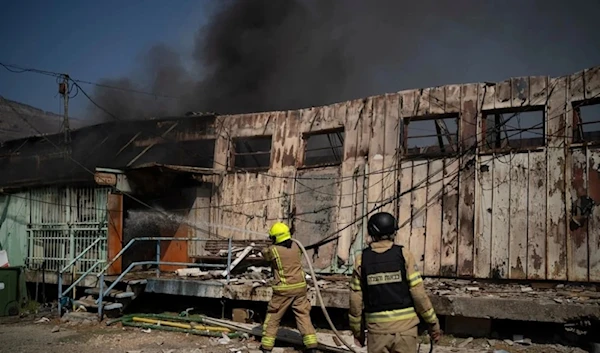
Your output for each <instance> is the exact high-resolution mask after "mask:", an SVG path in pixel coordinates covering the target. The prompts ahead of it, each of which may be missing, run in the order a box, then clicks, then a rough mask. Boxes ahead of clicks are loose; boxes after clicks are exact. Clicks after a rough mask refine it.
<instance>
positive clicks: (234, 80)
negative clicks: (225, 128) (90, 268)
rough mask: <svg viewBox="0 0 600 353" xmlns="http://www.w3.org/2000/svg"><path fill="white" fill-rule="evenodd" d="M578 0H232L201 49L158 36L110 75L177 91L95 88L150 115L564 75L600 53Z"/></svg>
mask: <svg viewBox="0 0 600 353" xmlns="http://www.w3.org/2000/svg"><path fill="white" fill-rule="evenodd" d="M576 2H578V1H575V0H574V1H570V2H568V3H565V2H561V1H553V0H544V1H542V0H529V1H523V2H521V3H520V4H519V6H511V5H509V4H506V3H503V2H492V1H477V0H455V1H436V0H423V1H400V0H376V1H358V0H344V1H333V0H285V1H273V0H234V1H231V0H227V1H225V0H221V1H219V3H220V5H219V7H218V8H217V9H216V11H215V13H213V14H212V15H211V17H210V20H209V23H208V25H207V26H206V27H202V28H200V29H199V30H198V32H197V34H196V37H195V42H194V44H193V48H194V50H193V54H192V57H191V58H189V57H184V56H183V54H181V53H178V52H176V51H175V50H173V49H172V48H170V47H169V46H168V45H166V44H157V45H156V46H154V47H153V48H151V49H150V50H149V52H147V53H142V55H140V65H139V68H140V69H139V72H138V73H134V74H132V75H131V76H130V77H124V78H117V79H110V80H105V81H104V82H103V83H105V84H108V85H113V86H119V87H123V88H127V89H135V90H142V91H150V92H152V93H154V94H156V95H166V96H171V97H178V98H177V99H169V98H155V97H149V96H144V95H140V94H136V93H124V92H121V91H115V90H110V89H103V88H97V89H96V91H95V92H94V98H95V100H96V102H97V103H98V104H99V105H101V106H102V107H104V108H106V110H108V111H109V112H111V113H113V114H114V115H116V116H118V117H119V118H122V119H142V118H149V117H156V116H165V115H182V114H184V113H185V112H187V111H211V112H217V113H219V114H230V113H243V112H257V111H268V110H279V109H296V108H303V107H310V106H316V105H323V104H329V103H333V102H337V101H343V100H348V99H353V98H358V97H364V96H368V95H373V94H380V93H385V92H393V91H398V90H401V89H408V88H421V87H430V86H435V85H441V84H450V83H463V82H479V81H494V80H496V81H498V80H502V79H505V78H507V77H510V76H519V75H563V74H568V73H571V72H574V71H577V70H580V69H583V68H585V67H588V66H593V65H596V64H597V63H598V62H600V49H599V47H598V46H597V45H596V44H595V43H596V42H597V41H596V39H597V38H596V39H594V37H595V33H598V32H599V28H598V23H599V21H597V20H596V19H595V17H594V16H595V15H594V14H595V13H597V12H598V9H600V3H596V2H591V1H588V2H584V1H580V2H581V4H579V5H578V4H574V3H576ZM190 59H191V60H190ZM190 61H191V62H193V65H192V67H189V64H188V65H186V64H184V63H189V62H190ZM92 111H93V112H94V114H104V113H102V112H99V111H98V110H97V109H94V110H92ZM101 117H102V118H106V116H105V115H102V116H101Z"/></svg>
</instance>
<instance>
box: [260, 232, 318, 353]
mask: <svg viewBox="0 0 600 353" xmlns="http://www.w3.org/2000/svg"><path fill="white" fill-rule="evenodd" d="M269 237H270V238H271V240H272V241H273V245H271V246H269V247H268V248H266V249H264V250H263V251H262V254H263V257H264V258H265V260H267V261H269V262H270V263H271V268H272V269H273V275H274V281H273V285H272V289H273V296H272V298H271V301H270V302H269V306H268V308H267V315H266V317H265V322H264V324H263V336H262V340H261V346H262V347H261V348H262V350H263V351H267V352H269V351H271V350H272V349H273V346H274V345H275V337H276V336H277V330H278V329H279V323H280V322H281V318H282V317H283V315H284V314H285V313H286V311H287V310H288V309H289V308H290V307H291V308H292V310H293V312H294V315H295V316H296V325H297V326H298V330H299V331H300V333H301V334H302V336H303V342H304V345H305V346H306V348H307V351H314V350H315V349H316V348H317V334H316V331H315V328H314V327H313V325H312V322H311V320H310V309H311V304H310V302H309V301H308V298H307V296H306V291H307V286H306V277H305V274H304V270H303V269H302V252H301V250H300V248H299V247H298V245H297V244H296V243H294V242H293V241H292V235H291V233H290V229H289V227H288V226H287V225H285V224H284V223H281V222H277V223H275V224H274V225H273V226H272V227H271V230H269Z"/></svg>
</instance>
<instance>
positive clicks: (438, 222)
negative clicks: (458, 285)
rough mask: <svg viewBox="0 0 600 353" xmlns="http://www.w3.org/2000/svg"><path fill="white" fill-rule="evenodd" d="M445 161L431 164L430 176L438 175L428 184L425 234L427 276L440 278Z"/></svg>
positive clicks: (438, 160) (439, 160) (436, 161)
mask: <svg viewBox="0 0 600 353" xmlns="http://www.w3.org/2000/svg"><path fill="white" fill-rule="evenodd" d="M438 170H439V171H441V172H437V171H438ZM443 170H444V160H442V159H437V160H432V161H430V162H429V175H431V174H433V173H436V172H437V173H436V174H435V175H434V176H431V178H430V179H429V180H428V182H427V211H426V212H427V222H426V225H425V226H426V228H427V232H426V233H425V264H424V274H425V275H426V276H439V274H440V261H441V258H442V256H441V245H442V219H443V217H442V200H443V194H442V192H443V188H444V185H443V181H444V173H443Z"/></svg>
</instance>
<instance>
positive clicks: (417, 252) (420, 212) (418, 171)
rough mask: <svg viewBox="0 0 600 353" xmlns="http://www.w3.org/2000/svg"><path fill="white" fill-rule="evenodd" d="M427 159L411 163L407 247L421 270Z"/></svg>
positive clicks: (425, 213) (425, 219) (422, 265)
mask: <svg viewBox="0 0 600 353" xmlns="http://www.w3.org/2000/svg"><path fill="white" fill-rule="evenodd" d="M428 166H429V163H428V161H416V162H415V163H414V164H413V173H412V178H413V189H412V207H411V225H410V226H411V230H410V243H409V248H410V251H411V252H412V254H413V256H414V257H415V261H416V263H417V266H419V270H420V271H423V267H424V261H425V227H426V225H427V223H426V222H427V183H426V181H427V179H428Z"/></svg>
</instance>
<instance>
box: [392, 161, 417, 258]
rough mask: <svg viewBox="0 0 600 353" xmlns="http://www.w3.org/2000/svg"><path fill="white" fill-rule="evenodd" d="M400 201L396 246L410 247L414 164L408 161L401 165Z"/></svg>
mask: <svg viewBox="0 0 600 353" xmlns="http://www.w3.org/2000/svg"><path fill="white" fill-rule="evenodd" d="M399 181H400V190H399V192H400V199H399V202H398V205H399V207H398V208H399V212H398V225H399V228H400V229H399V230H398V233H396V239H395V242H396V244H399V245H403V246H406V247H408V246H409V245H410V231H411V205H412V192H411V190H412V182H413V162H412V161H406V162H402V164H401V165H400V180H399Z"/></svg>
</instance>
